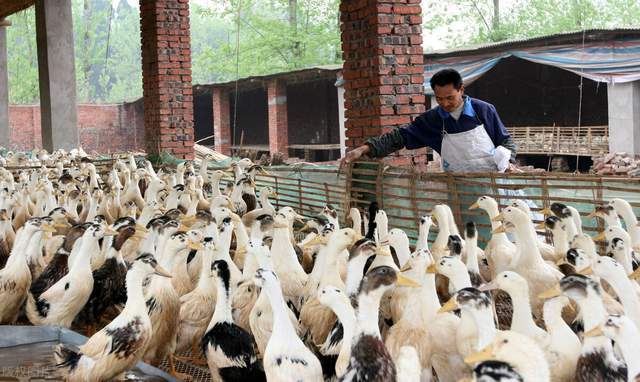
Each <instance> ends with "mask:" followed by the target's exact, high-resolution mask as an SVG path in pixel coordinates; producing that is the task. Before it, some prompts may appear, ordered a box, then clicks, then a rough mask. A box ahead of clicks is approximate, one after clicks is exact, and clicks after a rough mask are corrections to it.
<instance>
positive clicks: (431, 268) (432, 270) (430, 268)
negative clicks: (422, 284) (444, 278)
mask: <svg viewBox="0 0 640 382" xmlns="http://www.w3.org/2000/svg"><path fill="white" fill-rule="evenodd" d="M426 273H432V274H436V273H438V269H437V268H436V264H435V263H434V264H431V265H429V266H428V267H427V270H426Z"/></svg>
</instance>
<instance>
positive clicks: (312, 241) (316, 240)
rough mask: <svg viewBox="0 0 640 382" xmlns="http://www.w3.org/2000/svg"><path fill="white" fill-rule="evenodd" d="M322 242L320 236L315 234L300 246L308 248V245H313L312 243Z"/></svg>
mask: <svg viewBox="0 0 640 382" xmlns="http://www.w3.org/2000/svg"><path fill="white" fill-rule="evenodd" d="M322 243H323V240H322V236H320V235H316V237H314V238H313V239H311V240H309V241H308V242H306V243H304V244H303V245H302V248H309V247H313V246H314V245H319V244H322Z"/></svg>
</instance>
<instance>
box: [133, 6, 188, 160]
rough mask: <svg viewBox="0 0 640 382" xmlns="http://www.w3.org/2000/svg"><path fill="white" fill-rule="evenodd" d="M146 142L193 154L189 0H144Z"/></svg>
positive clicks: (157, 149) (149, 145)
mask: <svg viewBox="0 0 640 382" xmlns="http://www.w3.org/2000/svg"><path fill="white" fill-rule="evenodd" d="M140 32H141V33H140V34H141V38H142V82H143V95H144V127H145V142H146V146H147V151H148V152H149V153H159V152H162V151H165V152H167V153H169V154H172V155H174V156H176V157H178V158H185V159H193V157H194V151H193V137H194V132H193V93H192V89H191V38H190V36H189V2H188V0H140Z"/></svg>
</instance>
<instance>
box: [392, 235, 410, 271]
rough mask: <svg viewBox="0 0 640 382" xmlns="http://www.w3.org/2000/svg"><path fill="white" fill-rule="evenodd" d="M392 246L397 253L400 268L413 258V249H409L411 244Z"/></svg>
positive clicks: (395, 244)
mask: <svg viewBox="0 0 640 382" xmlns="http://www.w3.org/2000/svg"><path fill="white" fill-rule="evenodd" d="M391 246H392V247H393V249H394V250H395V251H396V256H397V257H398V262H399V263H400V267H402V266H404V264H405V263H406V262H407V261H409V259H410V258H411V249H410V248H409V243H408V242H406V243H404V242H402V241H401V242H399V243H393V244H392V245H391Z"/></svg>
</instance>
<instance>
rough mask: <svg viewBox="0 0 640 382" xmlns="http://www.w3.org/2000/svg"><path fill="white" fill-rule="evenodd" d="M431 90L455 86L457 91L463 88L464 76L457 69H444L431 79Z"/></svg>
mask: <svg viewBox="0 0 640 382" xmlns="http://www.w3.org/2000/svg"><path fill="white" fill-rule="evenodd" d="M429 82H430V83H431V89H433V90H435V87H436V85H437V86H447V85H453V87H454V88H455V89H456V90H460V88H461V87H462V76H460V73H458V71H457V70H455V69H442V70H440V71H438V72H437V73H436V74H434V75H433V77H431V81H429Z"/></svg>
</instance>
